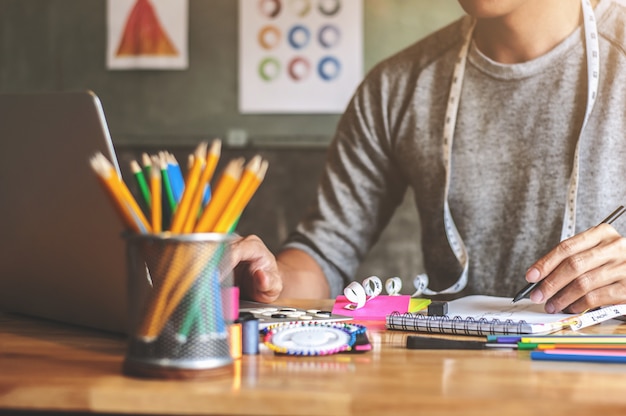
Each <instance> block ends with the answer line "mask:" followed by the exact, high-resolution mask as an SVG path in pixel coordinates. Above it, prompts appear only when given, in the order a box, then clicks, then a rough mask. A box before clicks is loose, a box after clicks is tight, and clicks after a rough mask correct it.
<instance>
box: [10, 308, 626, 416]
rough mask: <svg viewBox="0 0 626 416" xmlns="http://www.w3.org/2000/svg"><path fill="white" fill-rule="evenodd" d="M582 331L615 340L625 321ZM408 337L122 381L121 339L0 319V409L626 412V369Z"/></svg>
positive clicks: (378, 335) (601, 415)
mask: <svg viewBox="0 0 626 416" xmlns="http://www.w3.org/2000/svg"><path fill="white" fill-rule="evenodd" d="M290 303H291V304H293V306H299V307H310V308H322V309H328V308H329V307H330V306H331V305H332V303H331V302H329V301H323V302H319V301H317V302H316V301H299V302H290ZM586 331H587V332H589V333H626V325H616V324H606V323H605V324H601V325H599V326H595V327H592V328H587V329H586ZM407 335H408V333H405V332H398V331H386V330H384V328H380V327H378V328H376V327H374V326H371V327H368V336H369V338H370V341H371V342H372V344H373V350H372V351H369V352H367V353H364V354H339V355H332V356H325V357H289V356H278V355H274V354H273V353H271V352H270V351H269V350H267V349H263V350H262V351H261V354H259V355H257V356H244V357H243V358H242V359H241V360H237V361H236V364H235V372H234V375H233V374H230V375H222V376H217V377H215V378H212V379H207V380H194V381H190V380H183V381H180V380H178V381H167V380H143V379H136V378H131V377H127V376H124V375H123V374H122V360H123V355H124V350H125V339H124V338H123V337H120V336H117V335H111V334H105V333H100V332H97V331H92V330H85V329H81V328H76V327H72V326H67V325H63V324H58V323H51V322H48V321H43V320H37V319H31V318H25V317H20V316H16V315H10V314H0V413H2V414H14V412H15V411H18V410H19V412H17V414H19V415H23V414H30V413H31V412H32V413H34V412H36V411H48V412H56V413H54V414H65V413H66V412H78V413H88V412H97V413H102V414H119V413H121V414H159V415H160V414H176V415H360V416H365V415H391V416H395V415H401V414H411V415H445V414H455V415H463V416H466V415H480V416H486V415H495V414H497V415H517V414H519V415H522V414H523V415H525V416H527V415H551V416H553V415H568V416H573V415H598V416H608V415H622V416H623V415H626V365H621V364H588V363H581V364H574V363H560V362H537V361H531V360H530V359H529V356H528V353H527V352H522V351H514V350H507V351H502V350H481V351H469V350H466V351H452V350H446V351H417V350H407V349H406V348H404V345H405V341H406V336H407Z"/></svg>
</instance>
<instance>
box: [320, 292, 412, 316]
mask: <svg viewBox="0 0 626 416" xmlns="http://www.w3.org/2000/svg"><path fill="white" fill-rule="evenodd" d="M410 301H411V296H409V295H398V296H389V295H378V296H376V297H375V298H374V299H372V300H369V301H367V302H366V303H365V306H363V307H362V308H361V309H356V310H350V309H346V308H345V306H346V305H349V304H351V303H352V302H350V301H348V299H346V297H345V296H343V295H340V296H337V298H336V299H335V305H334V306H333V311H332V312H333V313H334V314H337V315H346V316H352V317H353V318H354V319H361V320H364V321H384V320H385V317H386V316H387V315H389V314H391V313H393V312H400V313H404V312H408V310H409V303H410Z"/></svg>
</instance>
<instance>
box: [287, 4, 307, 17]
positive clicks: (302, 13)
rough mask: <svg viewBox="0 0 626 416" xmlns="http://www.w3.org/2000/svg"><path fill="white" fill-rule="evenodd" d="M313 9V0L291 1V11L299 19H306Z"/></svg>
mask: <svg viewBox="0 0 626 416" xmlns="http://www.w3.org/2000/svg"><path fill="white" fill-rule="evenodd" d="M311 8H312V7H311V0H289V10H290V11H291V13H293V14H294V15H295V16H297V17H306V16H307V15H308V14H309V13H310V12H311Z"/></svg>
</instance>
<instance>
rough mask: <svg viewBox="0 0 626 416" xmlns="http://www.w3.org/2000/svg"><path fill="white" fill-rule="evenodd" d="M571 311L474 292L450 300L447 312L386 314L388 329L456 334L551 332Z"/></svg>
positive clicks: (562, 326) (523, 300)
mask: <svg viewBox="0 0 626 416" xmlns="http://www.w3.org/2000/svg"><path fill="white" fill-rule="evenodd" d="M574 317H576V315H571V314H548V313H546V312H545V311H544V310H543V305H538V304H535V303H532V302H531V301H530V300H528V299H522V300H521V301H519V302H516V303H512V302H511V298H504V297H495V296H484V295H472V296H466V297H463V298H459V299H456V300H453V301H450V302H448V314H447V315H445V316H428V315H425V314H423V313H398V312H394V313H392V314H390V315H388V316H387V317H386V322H385V325H386V327H387V329H395V330H402V331H416V332H432V333H441V334H457V335H490V334H549V333H552V332H555V331H558V330H560V329H563V328H564V327H565V326H566V325H567V326H568V325H569V323H570V322H571V320H572V318H574Z"/></svg>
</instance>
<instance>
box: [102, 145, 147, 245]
mask: <svg viewBox="0 0 626 416" xmlns="http://www.w3.org/2000/svg"><path fill="white" fill-rule="evenodd" d="M90 164H91V167H92V169H93V170H94V172H95V173H96V175H97V176H98V178H99V179H100V183H101V184H102V186H103V187H104V188H105V190H106V191H107V193H108V195H109V197H110V198H111V200H112V202H113V204H114V206H116V207H117V208H116V210H117V211H118V213H119V214H120V215H121V217H122V221H123V222H124V224H125V225H126V226H127V227H128V228H130V229H131V230H133V231H135V232H138V233H141V234H145V233H149V232H151V228H150V225H149V224H148V220H147V219H146V217H145V216H144V214H143V212H142V211H141V208H139V205H138V204H137V202H136V201H135V199H134V198H133V196H132V194H131V193H130V191H129V190H128V187H126V184H125V183H124V181H122V180H121V178H120V177H119V176H118V175H117V172H116V171H115V167H114V166H113V164H112V163H111V162H109V160H108V159H107V158H106V157H105V156H104V155H103V154H102V153H97V154H96V155H95V156H94V157H92V158H91V160H90Z"/></svg>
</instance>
